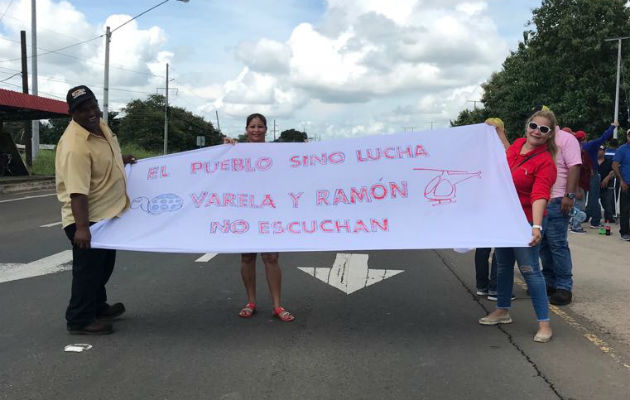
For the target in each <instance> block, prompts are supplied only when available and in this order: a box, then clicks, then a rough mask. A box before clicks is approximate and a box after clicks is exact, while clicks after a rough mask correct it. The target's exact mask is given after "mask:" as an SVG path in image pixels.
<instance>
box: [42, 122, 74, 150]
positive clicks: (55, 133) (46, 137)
mask: <svg viewBox="0 0 630 400" xmlns="http://www.w3.org/2000/svg"><path fill="white" fill-rule="evenodd" d="M69 123H70V117H67V118H55V119H49V120H48V121H45V122H41V121H40V123H39V142H40V143H44V144H57V142H59V139H60V138H61V135H63V132H64V131H65V130H66V127H67V126H68V124H69Z"/></svg>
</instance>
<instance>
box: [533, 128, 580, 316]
mask: <svg viewBox="0 0 630 400" xmlns="http://www.w3.org/2000/svg"><path fill="white" fill-rule="evenodd" d="M570 131H571V129H569V128H564V129H562V130H561V129H557V130H556V134H555V144H556V148H557V149H558V152H557V153H556V157H555V162H556V170H557V173H558V175H557V177H556V183H555V184H554V185H553V187H552V188H551V199H550V200H549V202H548V203H547V227H546V229H545V230H544V231H543V235H542V241H541V244H540V259H541V262H542V273H543V276H544V277H545V283H546V285H547V295H548V296H550V297H549V302H550V303H551V304H553V305H557V306H563V305H566V304H569V303H571V299H572V298H573V294H572V292H573V262H572V260H571V250H570V249H569V241H568V240H567V232H568V228H569V218H570V214H571V212H572V211H573V206H574V202H575V199H576V196H577V195H576V192H577V188H578V180H579V178H580V167H581V165H582V156H581V151H580V144H579V143H578V141H577V140H576V139H575V136H573V135H572V134H571V133H569V132H570Z"/></svg>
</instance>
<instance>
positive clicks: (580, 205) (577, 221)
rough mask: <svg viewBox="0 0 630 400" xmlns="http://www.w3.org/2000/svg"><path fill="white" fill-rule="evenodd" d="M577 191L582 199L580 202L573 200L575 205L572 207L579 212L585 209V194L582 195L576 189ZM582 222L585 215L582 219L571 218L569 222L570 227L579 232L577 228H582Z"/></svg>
mask: <svg viewBox="0 0 630 400" xmlns="http://www.w3.org/2000/svg"><path fill="white" fill-rule="evenodd" d="M578 190H579V191H580V192H581V193H582V199H581V200H578V199H575V203H573V207H575V208H577V209H578V210H580V211H584V210H585V208H586V193H584V191H583V190H582V189H581V188H578ZM584 221H586V214H585V215H584V219H581V218H580V219H575V218H573V220H572V221H571V227H572V228H573V229H577V230H579V228H581V227H582V222H584Z"/></svg>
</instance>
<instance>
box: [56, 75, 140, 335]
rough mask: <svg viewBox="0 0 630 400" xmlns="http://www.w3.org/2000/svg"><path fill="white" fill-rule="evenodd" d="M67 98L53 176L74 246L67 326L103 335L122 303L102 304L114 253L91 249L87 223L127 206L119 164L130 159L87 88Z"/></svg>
mask: <svg viewBox="0 0 630 400" xmlns="http://www.w3.org/2000/svg"><path fill="white" fill-rule="evenodd" d="M66 101H67V103H68V108H69V110H70V115H72V121H70V124H68V127H67V128H66V130H65V131H64V133H63V135H62V136H61V139H59V143H58V144H57V153H56V156H55V178H56V186H57V198H58V199H59V201H60V202H61V203H62V207H61V220H62V225H63V229H64V231H65V232H66V235H67V236H68V239H70V242H71V243H72V245H73V246H72V256H73V257H72V258H73V259H72V295H71V298H70V303H69V305H68V308H67V310H66V321H67V327H68V331H69V332H70V333H71V334H92V335H98V334H108V333H111V332H113V329H112V323H111V320H113V319H114V318H116V317H118V316H120V315H121V314H122V313H124V312H125V306H124V305H123V304H122V303H116V304H113V305H109V304H107V294H106V291H105V284H106V283H107V281H108V280H109V277H110V276H111V274H112V271H113V270H114V263H115V260H116V251H115V250H106V249H93V248H91V246H90V242H91V234H90V225H91V224H93V223H95V222H98V221H100V220H103V219H107V218H113V217H116V216H118V215H120V214H121V213H122V212H123V211H125V210H126V209H127V208H128V207H129V197H128V196H127V191H126V184H127V182H126V177H125V167H124V164H128V163H135V158H134V157H133V156H124V157H123V156H122V155H121V152H120V146H119V145H118V140H117V138H116V135H114V134H113V133H112V132H111V130H110V129H109V128H108V127H107V124H105V122H104V121H103V120H102V119H101V110H100V109H99V107H98V102H97V101H96V97H95V96H94V93H92V91H91V90H90V89H89V88H88V87H87V86H83V85H81V86H77V87H74V88H72V89H70V90H69V91H68V95H67V96H66Z"/></svg>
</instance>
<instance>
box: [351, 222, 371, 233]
mask: <svg viewBox="0 0 630 400" xmlns="http://www.w3.org/2000/svg"><path fill="white" fill-rule="evenodd" d="M360 231H363V232H366V233H369V232H370V231H368V228H367V226H365V223H364V222H363V221H361V220H358V221H357V224H356V225H355V226H354V231H353V232H354V233H357V232H360Z"/></svg>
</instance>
